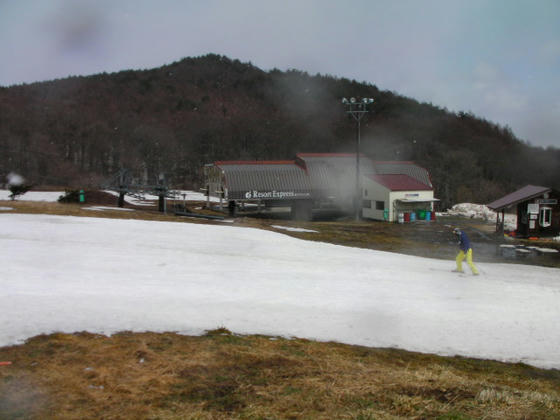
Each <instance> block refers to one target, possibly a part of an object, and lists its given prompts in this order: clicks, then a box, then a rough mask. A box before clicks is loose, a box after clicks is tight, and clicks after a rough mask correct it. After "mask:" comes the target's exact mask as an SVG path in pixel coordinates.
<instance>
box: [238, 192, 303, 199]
mask: <svg viewBox="0 0 560 420" xmlns="http://www.w3.org/2000/svg"><path fill="white" fill-rule="evenodd" d="M309 195H310V194H309V193H308V192H295V191H275V190H273V191H257V190H252V191H247V192H246V193H245V198H246V199H247V200H262V199H274V200H282V199H285V198H301V197H309Z"/></svg>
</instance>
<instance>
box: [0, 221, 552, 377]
mask: <svg viewBox="0 0 560 420" xmlns="http://www.w3.org/2000/svg"><path fill="white" fill-rule="evenodd" d="M0 255H1V264H0V266H1V272H0V276H1V277H0V307H1V308H2V312H1V315H0V345H9V344H14V343H19V342H22V341H23V340H25V339H26V338H28V337H31V336H34V335H36V334H40V333H50V332H53V331H64V332H73V331H82V330H87V331H91V332H99V333H105V334H111V333H114V332H116V331H120V330H132V331H145V330H151V331H177V332H181V333H187V334H199V333H202V332H203V331H204V330H206V329H212V328H216V327H220V326H225V327H227V328H229V329H230V330H232V331H234V332H237V333H260V334H269V335H283V336H298V337H306V338H311V339H317V340H336V341H339V342H345V343H352V344H361V345H366V346H376V347H377V346H381V347H398V348H404V349H408V350H416V351H422V352H432V353H438V354H443V355H455V354H460V355H465V356H474V357H482V358H492V359H498V360H506V361H523V362H526V363H529V364H532V365H535V366H540V367H547V368H560V353H559V352H558V349H559V348H560V330H559V329H558V319H560V305H559V304H558V302H559V298H560V275H559V274H560V270H557V269H549V268H542V267H534V266H523V265H507V264H478V266H479V268H480V270H481V272H482V275H481V276H479V277H473V276H470V275H466V276H460V275H457V274H454V273H451V269H452V268H453V267H454V261H442V260H435V259H427V258H420V257H413V256H406V255H400V254H393V253H385V252H380V251H373V250H366V249H358V248H349V247H342V246H336V245H331V244H326V243H317V242H307V241H303V240H298V239H295V238H292V237H289V236H286V235H283V234H279V233H274V232H270V231H263V230H257V229H249V228H237V227H232V226H210V225H201V224H187V223H164V222H147V221H138V220H113V219H98V218H77V217H63V216H47V215H19V214H6V213H4V214H1V213H0Z"/></svg>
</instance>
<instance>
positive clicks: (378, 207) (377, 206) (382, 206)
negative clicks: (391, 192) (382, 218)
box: [375, 201, 385, 210]
mask: <svg viewBox="0 0 560 420" xmlns="http://www.w3.org/2000/svg"><path fill="white" fill-rule="evenodd" d="M375 210H385V201H376V202H375Z"/></svg>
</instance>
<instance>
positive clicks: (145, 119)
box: [0, 54, 560, 207]
mask: <svg viewBox="0 0 560 420" xmlns="http://www.w3.org/2000/svg"><path fill="white" fill-rule="evenodd" d="M344 96H346V97H349V96H357V97H373V98H375V103H374V104H373V106H372V107H371V110H372V112H371V113H370V114H369V115H368V116H366V117H365V118H364V120H363V123H362V152H363V153H365V154H366V155H368V156H370V157H371V158H373V159H375V160H414V161H416V162H417V163H419V164H420V165H422V166H424V167H426V168H427V169H428V170H429V171H430V172H431V175H432V180H433V183H434V185H435V187H436V196H437V197H438V198H440V199H442V204H443V206H444V207H445V206H448V205H450V204H453V203H456V202H463V201H469V202H482V203H484V202H488V201H491V200H493V199H496V198H498V197H500V196H501V195H503V194H505V193H508V192H511V191H512V190H513V189H515V188H517V187H520V186H523V185H525V184H528V183H532V184H537V185H543V186H549V187H553V188H560V149H556V148H548V149H546V150H545V149H542V148H537V147H531V146H529V145H528V144H525V143H524V142H522V141H520V140H519V139H517V138H516V137H515V136H514V134H513V133H512V132H511V130H510V129H509V128H507V127H501V126H499V125H497V124H494V123H492V122H489V121H486V120H484V119H481V118H478V117H476V116H474V115H472V114H470V113H458V114H455V113H451V112H448V111H447V110H445V109H442V108H439V107H437V106H434V105H432V104H426V103H419V102H417V101H415V100H414V99H410V98H406V97H403V96H400V95H398V94H396V93H394V92H389V91H383V90H380V89H379V88H377V87H376V86H374V85H371V84H366V83H358V82H356V81H350V80H347V79H341V78H336V77H332V76H323V75H316V76H311V75H308V74H307V73H303V72H300V71H296V70H293V71H287V72H282V71H279V70H272V71H269V72H265V71H262V70H260V69H258V68H257V67H255V66H253V65H251V64H248V63H241V62H239V61H238V60H230V59H229V58H226V57H223V56H218V55H213V54H212V55H207V56H203V57H198V58H187V59H184V60H181V61H179V62H176V63H173V64H171V65H168V66H163V67H160V68H157V69H152V70H143V71H131V70H129V71H122V72H118V73H113V74H106V73H103V74H98V75H94V76H89V77H71V78H67V79H62V80H55V81H50V82H43V83H35V84H30V85H20V86H12V87H4V88H0V177H2V178H4V177H5V175H6V174H7V173H9V172H11V171H14V172H17V173H19V174H21V175H23V176H24V177H25V178H26V179H27V180H29V181H30V182H33V183H35V184H43V185H57V186H65V185H73V186H82V187H95V186H98V185H101V184H103V181H104V180H105V179H107V178H110V177H111V176H112V175H114V174H115V173H117V172H118V171H119V169H120V168H128V169H131V170H133V171H135V172H136V173H137V174H140V175H141V176H142V177H145V178H146V179H147V180H148V182H153V180H154V179H155V178H156V177H157V175H158V174H159V173H162V172H163V173H165V174H166V176H167V178H168V180H169V182H170V184H171V186H172V187H174V188H180V187H188V188H197V187H198V186H200V185H201V182H202V171H201V168H202V167H203V165H204V164H205V163H209V162H213V161H216V160H232V159H233V160H240V159H251V160H252V159H259V160H260V159H274V160H278V159H292V158H293V157H294V155H295V154H296V153H298V152H354V151H355V143H356V141H355V139H356V124H355V122H354V120H353V119H351V117H349V116H347V115H346V113H345V108H344V106H343V105H342V104H341V102H340V100H341V98H342V97H344Z"/></svg>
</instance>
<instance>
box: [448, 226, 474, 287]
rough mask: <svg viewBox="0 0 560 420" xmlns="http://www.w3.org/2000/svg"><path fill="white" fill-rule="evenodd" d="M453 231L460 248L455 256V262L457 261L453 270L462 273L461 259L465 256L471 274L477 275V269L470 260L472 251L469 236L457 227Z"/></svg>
mask: <svg viewBox="0 0 560 420" xmlns="http://www.w3.org/2000/svg"><path fill="white" fill-rule="evenodd" d="M453 233H454V234H455V235H457V237H458V239H459V248H460V249H461V250H460V251H459V253H458V254H457V258H455V262H456V263H457V268H456V269H455V270H453V271H455V272H458V273H463V260H464V259H465V258H466V259H467V264H468V265H469V267H470V268H471V271H472V273H473V275H474V276H478V269H477V268H476V266H475V265H474V263H473V260H472V254H473V252H472V248H471V242H470V241H469V237H468V236H467V234H466V233H465V232H463V231H462V230H461V229H459V228H455V229H453Z"/></svg>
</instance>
